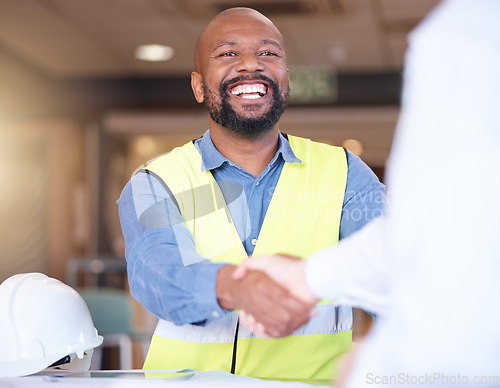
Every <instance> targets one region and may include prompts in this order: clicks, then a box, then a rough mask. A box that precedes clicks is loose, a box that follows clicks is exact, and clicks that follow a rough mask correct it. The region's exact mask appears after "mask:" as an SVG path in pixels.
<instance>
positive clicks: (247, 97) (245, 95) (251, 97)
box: [241, 94, 261, 100]
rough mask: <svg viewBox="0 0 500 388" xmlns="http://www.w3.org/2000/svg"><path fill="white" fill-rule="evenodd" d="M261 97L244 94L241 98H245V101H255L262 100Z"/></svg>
mask: <svg viewBox="0 0 500 388" xmlns="http://www.w3.org/2000/svg"><path fill="white" fill-rule="evenodd" d="M260 97H261V95H260V94H244V95H242V96H241V98H245V99H249V100H253V99H255V98H260Z"/></svg>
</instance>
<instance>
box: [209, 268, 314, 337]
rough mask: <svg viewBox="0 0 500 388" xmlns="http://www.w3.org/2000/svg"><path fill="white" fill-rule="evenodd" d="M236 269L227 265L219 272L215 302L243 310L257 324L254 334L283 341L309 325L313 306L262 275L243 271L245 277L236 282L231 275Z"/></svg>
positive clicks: (224, 306)
mask: <svg viewBox="0 0 500 388" xmlns="http://www.w3.org/2000/svg"><path fill="white" fill-rule="evenodd" d="M236 268H237V267H235V266H234V265H226V266H224V267H222V268H221V269H220V270H219V273H218V275H217V285H216V292H217V299H218V301H219V304H220V305H221V307H223V308H225V309H228V310H233V309H240V310H243V311H245V313H246V314H247V315H249V316H251V317H252V318H251V319H252V320H253V322H258V324H259V325H260V326H259V328H260V329H259V330H258V331H259V332H258V333H257V334H260V335H262V336H265V335H269V336H272V337H284V336H287V335H290V334H292V333H293V332H294V331H295V330H296V329H297V328H299V327H300V326H302V325H303V324H305V323H306V322H307V321H309V319H310V317H311V314H312V310H313V308H314V303H308V302H306V301H302V300H299V299H297V298H295V297H293V296H292V295H291V294H290V293H289V292H288V291H287V290H286V289H285V288H283V287H282V286H280V285H278V284H277V283H276V282H274V281H273V280H272V279H271V278H270V277H269V276H267V275H266V274H264V273H263V272H261V271H248V270H246V271H245V276H240V278H239V279H235V278H234V277H233V272H234V271H235V269H236ZM245 313H243V314H245ZM242 324H243V323H242ZM245 326H246V325H245ZM264 327H265V333H264V331H263V328H264ZM249 329H252V328H249ZM256 330H257V329H256Z"/></svg>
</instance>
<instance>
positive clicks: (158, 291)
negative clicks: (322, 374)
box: [117, 131, 386, 324]
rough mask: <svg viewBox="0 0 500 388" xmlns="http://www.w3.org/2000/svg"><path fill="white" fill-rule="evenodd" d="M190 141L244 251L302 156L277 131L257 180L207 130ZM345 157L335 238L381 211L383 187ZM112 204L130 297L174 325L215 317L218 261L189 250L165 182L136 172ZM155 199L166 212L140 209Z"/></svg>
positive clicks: (189, 240) (187, 234) (356, 162)
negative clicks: (282, 179)
mask: <svg viewBox="0 0 500 388" xmlns="http://www.w3.org/2000/svg"><path fill="white" fill-rule="evenodd" d="M195 146H196V147H197V149H198V150H199V151H200V154H201V158H202V164H201V166H200V168H201V170H202V171H205V170H210V171H211V172H212V174H213V176H214V178H215V180H216V181H217V182H219V184H220V187H221V190H222V192H223V194H224V197H225V198H226V201H227V198H233V199H234V200H232V201H227V202H229V204H228V207H229V212H230V214H231V217H232V219H233V221H234V224H235V227H236V230H237V231H238V234H239V236H240V238H241V241H242V242H243V246H244V248H245V250H246V252H247V253H248V254H249V255H251V254H252V253H253V250H254V247H255V244H256V241H257V238H258V236H259V231H260V229H261V227H262V223H263V221H264V217H265V215H266V211H267V208H268V206H269V203H270V201H271V197H272V194H273V192H274V188H275V187H276V184H277V182H278V179H279V176H280V173H281V170H282V169H283V166H284V164H285V163H301V160H300V159H298V158H297V157H296V156H295V155H294V153H293V151H292V149H291V147H290V145H289V143H288V141H287V140H286V138H285V137H284V136H283V135H282V134H280V136H279V146H278V151H277V152H276V155H275V156H274V158H273V159H272V160H271V162H270V163H269V165H268V166H267V167H266V168H265V169H264V171H262V172H261V173H260V175H259V176H258V177H254V176H253V175H252V174H250V173H249V172H247V171H245V170H243V169H242V168H240V167H239V166H237V165H235V164H234V163H232V162H231V161H229V160H228V159H226V158H225V157H224V156H223V155H222V154H221V153H220V152H219V151H218V150H217V149H216V148H215V146H214V145H213V143H212V140H211V138H210V132H209V131H207V132H206V133H205V134H204V136H203V137H202V138H200V139H197V140H196V141H195ZM347 161H348V175H347V186H346V193H345V197H344V203H343V209H342V216H341V224H340V235H339V238H340V239H342V238H344V237H347V236H349V235H350V234H351V233H353V232H355V231H356V230H358V229H360V228H361V227H362V226H363V225H365V224H366V223H367V222H369V221H370V220H372V219H373V218H375V217H377V216H379V215H381V213H382V209H383V206H384V203H385V201H386V197H385V193H384V185H382V184H381V183H380V182H379V180H378V178H377V177H376V176H375V174H374V173H373V172H372V171H371V170H370V168H369V167H368V166H367V165H366V164H365V163H363V162H362V161H361V159H360V158H358V157H357V156H355V155H353V154H352V153H350V152H347ZM222 182H231V183H233V184H231V185H227V184H221V183H222ZM235 183H236V184H237V185H236V186H235ZM235 187H239V188H241V189H240V190H239V191H240V194H241V195H238V196H237V195H233V194H232V193H231V192H230V191H231V190H234V188H235ZM117 203H118V207H119V214H120V222H121V226H122V231H123V235H124V237H125V246H126V252H125V256H126V258H127V263H128V276H129V282H130V289H131V292H132V295H133V296H134V297H135V298H136V299H137V300H138V301H139V302H140V303H141V304H142V305H143V306H144V307H145V308H146V309H148V310H149V311H150V312H152V313H153V314H155V315H156V316H158V317H160V318H162V319H166V320H170V321H172V322H174V323H175V324H184V323H194V324H204V323H205V322H206V321H207V320H210V319H214V318H217V317H219V316H222V315H223V314H224V310H223V309H222V308H221V307H220V306H219V304H218V302H217V296H216V292H215V283H216V279H217V272H218V271H219V269H220V268H221V267H222V266H223V265H225V264H223V263H213V262H211V261H210V260H207V259H205V258H204V257H201V256H200V255H199V254H198V253H197V252H196V250H195V245H194V241H193V237H192V235H191V233H190V232H189V231H188V230H187V228H185V227H184V226H183V225H182V217H181V215H180V214H179V211H178V210H177V208H176V206H175V205H174V204H173V203H172V200H171V198H170V196H169V194H168V192H167V190H166V189H165V187H164V186H163V185H162V184H161V183H160V182H159V181H158V180H157V179H155V178H154V177H153V176H152V175H150V174H146V173H143V172H139V173H137V174H136V175H134V176H133V177H132V178H131V179H130V181H129V182H128V183H127V185H126V186H125V188H124V189H123V191H122V194H121V196H120V198H119V199H118V201H117ZM158 203H165V205H164V206H162V209H166V211H165V210H163V212H160V213H158V212H147V210H148V209H151V208H152V207H153V206H154V205H155V204H158ZM174 224H175V232H174V228H173V227H172V225H174ZM186 263H187V264H189V265H186Z"/></svg>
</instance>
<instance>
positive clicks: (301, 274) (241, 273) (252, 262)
mask: <svg viewBox="0 0 500 388" xmlns="http://www.w3.org/2000/svg"><path fill="white" fill-rule="evenodd" d="M305 264H306V262H305V261H304V260H301V259H299V258H297V257H292V256H285V255H275V256H257V257H250V258H249V259H247V260H245V261H244V262H243V263H241V264H240V265H239V266H238V268H237V269H236V271H234V273H233V277H234V279H236V280H238V279H244V278H245V277H246V276H248V274H249V273H251V272H249V271H251V270H258V271H263V272H265V273H266V274H267V275H268V276H269V277H271V278H272V279H273V280H274V281H276V282H278V283H279V284H281V285H282V286H283V287H285V288H287V289H288V290H289V291H290V294H292V295H294V296H295V297H297V298H298V299H300V300H302V301H303V302H305V303H308V304H315V303H316V302H318V300H319V299H318V297H317V296H316V295H314V293H313V292H312V291H311V289H310V288H309V286H308V285H307V283H306V278H305ZM254 318H255V319H257V318H256V317H254ZM257 321H258V319H257ZM260 323H263V322H260Z"/></svg>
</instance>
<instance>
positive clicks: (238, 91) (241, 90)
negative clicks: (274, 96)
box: [231, 84, 267, 98]
mask: <svg viewBox="0 0 500 388" xmlns="http://www.w3.org/2000/svg"><path fill="white" fill-rule="evenodd" d="M256 93H257V94H256ZM266 93H267V88H266V87H265V86H264V85H263V84H252V85H244V84H243V85H237V86H235V87H234V88H233V89H232V90H231V94H234V95H237V96H241V97H244V98H259V97H262V96H264V95H266ZM242 94H244V96H242Z"/></svg>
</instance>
